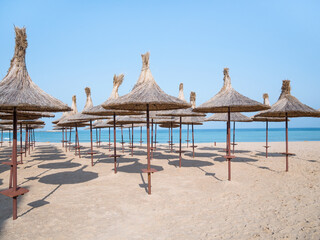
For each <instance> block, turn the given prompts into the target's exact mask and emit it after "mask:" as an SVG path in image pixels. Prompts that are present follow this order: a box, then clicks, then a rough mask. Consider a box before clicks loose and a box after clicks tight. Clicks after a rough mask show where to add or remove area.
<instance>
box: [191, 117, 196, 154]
mask: <svg viewBox="0 0 320 240" xmlns="http://www.w3.org/2000/svg"><path fill="white" fill-rule="evenodd" d="M191 127H192V156H193V158H194V148H195V146H194V130H193V123H192V124H191Z"/></svg>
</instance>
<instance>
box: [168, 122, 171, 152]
mask: <svg viewBox="0 0 320 240" xmlns="http://www.w3.org/2000/svg"><path fill="white" fill-rule="evenodd" d="M168 130H169V134H168V135H169V141H168V143H169V150H170V143H171V140H170V139H171V136H170V126H169V128H168Z"/></svg>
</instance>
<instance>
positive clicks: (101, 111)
mask: <svg viewBox="0 0 320 240" xmlns="http://www.w3.org/2000/svg"><path fill="white" fill-rule="evenodd" d="M123 78H124V75H123V74H120V75H118V76H117V75H116V74H115V75H114V76H113V88H112V92H111V95H110V97H109V98H108V99H107V101H106V102H108V101H109V100H112V99H118V97H119V94H118V89H119V87H120V85H121V84H122V82H123ZM106 102H104V103H106ZM104 103H103V104H104ZM82 113H83V114H90V115H96V116H112V115H113V114H114V113H116V115H140V114H141V113H139V112H133V111H122V110H107V109H105V108H103V107H102V104H101V105H98V106H94V107H90V108H88V109H86V110H83V111H82Z"/></svg>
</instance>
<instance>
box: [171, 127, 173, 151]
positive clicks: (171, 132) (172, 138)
mask: <svg viewBox="0 0 320 240" xmlns="http://www.w3.org/2000/svg"><path fill="white" fill-rule="evenodd" d="M172 129H173V127H172V123H171V152H173V134H172V133H173V132H172Z"/></svg>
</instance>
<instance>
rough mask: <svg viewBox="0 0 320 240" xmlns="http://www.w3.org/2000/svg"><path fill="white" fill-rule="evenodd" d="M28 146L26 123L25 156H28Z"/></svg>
mask: <svg viewBox="0 0 320 240" xmlns="http://www.w3.org/2000/svg"><path fill="white" fill-rule="evenodd" d="M27 148H28V125H26V138H25V143H24V149H25V151H24V156H25V157H27Z"/></svg>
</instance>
